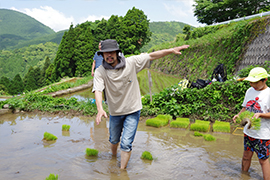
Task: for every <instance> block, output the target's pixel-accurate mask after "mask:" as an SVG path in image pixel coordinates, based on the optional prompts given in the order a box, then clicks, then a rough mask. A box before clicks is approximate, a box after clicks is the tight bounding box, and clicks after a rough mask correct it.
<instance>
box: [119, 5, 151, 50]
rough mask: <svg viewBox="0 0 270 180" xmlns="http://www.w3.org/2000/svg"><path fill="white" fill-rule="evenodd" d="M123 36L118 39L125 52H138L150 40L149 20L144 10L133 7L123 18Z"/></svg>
mask: <svg viewBox="0 0 270 180" xmlns="http://www.w3.org/2000/svg"><path fill="white" fill-rule="evenodd" d="M122 28H123V29H122V32H123V33H122V38H121V39H119V40H118V43H119V45H120V48H121V49H122V50H123V51H124V54H137V53H139V52H140V49H141V48H142V47H143V45H145V44H147V43H148V42H149V41H150V36H151V34H152V33H151V31H150V28H149V20H148V19H147V16H146V15H145V14H144V12H143V11H142V10H139V9H136V8H135V7H133V8H132V9H131V10H128V12H127V13H126V15H125V16H124V18H123V20H122Z"/></svg>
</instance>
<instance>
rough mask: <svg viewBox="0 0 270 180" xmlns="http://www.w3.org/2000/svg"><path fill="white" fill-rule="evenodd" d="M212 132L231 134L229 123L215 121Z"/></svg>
mask: <svg viewBox="0 0 270 180" xmlns="http://www.w3.org/2000/svg"><path fill="white" fill-rule="evenodd" d="M213 131H214V132H225V133H230V132H231V126H230V123H229V122H221V121H215V123H214V124H213Z"/></svg>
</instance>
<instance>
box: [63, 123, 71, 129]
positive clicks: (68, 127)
mask: <svg viewBox="0 0 270 180" xmlns="http://www.w3.org/2000/svg"><path fill="white" fill-rule="evenodd" d="M69 129H70V125H67V124H63V125H62V131H69Z"/></svg>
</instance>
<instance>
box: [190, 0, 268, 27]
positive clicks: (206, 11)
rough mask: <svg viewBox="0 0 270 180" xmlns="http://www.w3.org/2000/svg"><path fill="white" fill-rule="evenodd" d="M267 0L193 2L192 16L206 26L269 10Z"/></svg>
mask: <svg viewBox="0 0 270 180" xmlns="http://www.w3.org/2000/svg"><path fill="white" fill-rule="evenodd" d="M269 5H270V1H269V0H256V1H255V0H252V1H250V0H195V4H194V5H193V7H195V10H194V16H196V17H197V21H198V22H200V23H206V24H208V25H210V24H213V23H218V22H223V21H228V20H232V19H235V18H240V17H244V16H249V15H253V14H256V13H259V12H260V11H261V10H267V9H268V8H269Z"/></svg>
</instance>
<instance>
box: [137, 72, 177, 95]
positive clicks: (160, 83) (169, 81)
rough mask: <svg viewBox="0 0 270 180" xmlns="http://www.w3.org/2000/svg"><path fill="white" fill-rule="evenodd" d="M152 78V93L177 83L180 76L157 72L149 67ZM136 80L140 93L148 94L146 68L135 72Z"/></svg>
mask: <svg viewBox="0 0 270 180" xmlns="http://www.w3.org/2000/svg"><path fill="white" fill-rule="evenodd" d="M149 72H150V73H151V78H152V87H151V91H152V94H155V93H159V92H161V91H162V90H163V89H164V88H166V87H170V86H172V85H174V84H177V83H178V82H179V81H180V80H181V78H178V77H175V76H173V75H169V74H165V73H161V72H157V71H154V70H151V69H149ZM137 77H138V81H139V84H140V91H141V94H142V95H146V94H149V93H150V92H149V83H148V69H144V70H142V71H140V72H139V73H138V74H137Z"/></svg>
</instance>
